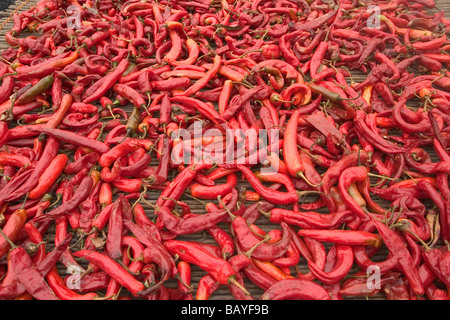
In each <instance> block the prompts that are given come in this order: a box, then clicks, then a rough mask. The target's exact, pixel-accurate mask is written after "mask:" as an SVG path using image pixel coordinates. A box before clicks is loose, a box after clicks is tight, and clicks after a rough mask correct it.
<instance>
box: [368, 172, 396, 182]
mask: <svg viewBox="0 0 450 320" xmlns="http://www.w3.org/2000/svg"><path fill="white" fill-rule="evenodd" d="M367 175H368V176H371V177H376V178H381V179H386V180H391V181H397V180H398V179H396V178H391V177H387V176H383V175H379V174H376V173H371V172H368V173H367Z"/></svg>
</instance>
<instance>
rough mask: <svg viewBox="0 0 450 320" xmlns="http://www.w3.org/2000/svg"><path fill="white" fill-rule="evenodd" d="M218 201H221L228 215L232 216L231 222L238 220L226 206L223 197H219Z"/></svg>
mask: <svg viewBox="0 0 450 320" xmlns="http://www.w3.org/2000/svg"><path fill="white" fill-rule="evenodd" d="M217 200H218V201H219V203H220V204H221V205H222V206H223V208H224V209H225V210H226V211H227V212H228V214H229V215H230V218H231V220H234V219H236V215H235V214H233V213H232V212H231V211H230V210H229V209H228V208H227V206H226V205H225V203H223V201H222V197H221V196H217Z"/></svg>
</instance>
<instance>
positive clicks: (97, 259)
mask: <svg viewBox="0 0 450 320" xmlns="http://www.w3.org/2000/svg"><path fill="white" fill-rule="evenodd" d="M73 254H74V255H75V256H76V257H79V258H83V259H86V260H88V261H90V262H92V263H95V264H96V265H97V266H98V267H99V268H100V269H102V270H103V271H105V272H106V273H107V274H108V275H109V276H110V277H111V278H113V279H114V280H115V281H117V282H118V283H119V284H120V285H122V286H123V287H124V288H126V289H127V290H128V291H129V292H130V293H131V294H132V295H134V296H138V295H139V292H141V291H143V290H144V289H145V287H144V284H143V283H141V282H139V281H138V280H136V278H134V277H133V276H132V275H131V274H130V273H129V272H128V271H127V270H126V269H124V268H123V267H122V266H121V265H120V264H119V263H117V262H115V261H114V260H113V259H111V258H110V257H108V256H107V255H104V254H102V253H100V252H96V251H92V250H80V251H76V252H74V253H73Z"/></svg>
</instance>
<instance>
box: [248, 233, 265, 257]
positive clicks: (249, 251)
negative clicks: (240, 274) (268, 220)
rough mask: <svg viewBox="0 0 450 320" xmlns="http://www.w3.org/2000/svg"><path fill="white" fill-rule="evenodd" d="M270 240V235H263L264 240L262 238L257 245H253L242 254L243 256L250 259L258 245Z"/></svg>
mask: <svg viewBox="0 0 450 320" xmlns="http://www.w3.org/2000/svg"><path fill="white" fill-rule="evenodd" d="M270 239H271V237H270V235H268V234H267V235H265V236H264V238H263V239H262V240H261V241H259V242H258V243H257V244H255V245H254V246H253V247H251V248H250V249H249V250H248V251H246V252H244V254H245V255H246V256H247V257H248V258H251V256H252V253H253V251H255V249H256V248H257V247H258V246H259V245H261V244H263V243H265V242H267V241H269V240H270Z"/></svg>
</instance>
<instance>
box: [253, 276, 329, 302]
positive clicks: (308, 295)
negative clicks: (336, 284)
mask: <svg viewBox="0 0 450 320" xmlns="http://www.w3.org/2000/svg"><path fill="white" fill-rule="evenodd" d="M330 299H331V298H330V295H329V294H328V292H327V291H326V290H325V289H324V287H322V286H321V285H319V284H317V283H315V282H313V281H310V280H304V279H284V280H280V281H278V282H277V283H276V284H274V285H273V286H271V287H270V288H268V289H267V290H266V291H265V292H264V293H263V294H262V296H261V300H330Z"/></svg>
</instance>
